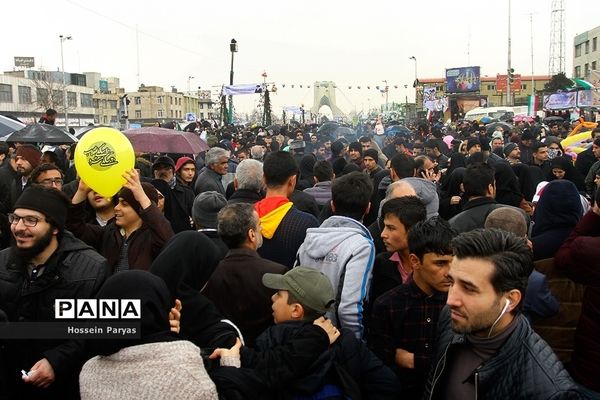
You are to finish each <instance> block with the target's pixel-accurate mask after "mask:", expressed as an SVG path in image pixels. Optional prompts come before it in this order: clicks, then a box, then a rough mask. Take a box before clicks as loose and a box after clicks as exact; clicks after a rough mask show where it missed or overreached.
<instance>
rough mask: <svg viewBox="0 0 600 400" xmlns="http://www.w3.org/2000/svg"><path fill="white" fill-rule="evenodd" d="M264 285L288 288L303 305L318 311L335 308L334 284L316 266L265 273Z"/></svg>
mask: <svg viewBox="0 0 600 400" xmlns="http://www.w3.org/2000/svg"><path fill="white" fill-rule="evenodd" d="M262 282H263V285H265V286H266V287H268V288H270V289H276V290H287V291H288V292H290V293H291V294H292V295H293V296H294V297H295V298H296V299H298V302H299V303H300V304H302V305H303V306H306V307H309V308H312V309H313V310H315V311H318V312H322V313H324V312H327V311H331V310H332V309H333V305H334V304H335V296H334V295H333V286H331V282H329V278H327V277H326V276H325V275H324V274H323V273H322V272H320V271H317V270H316V269H314V268H307V267H295V268H292V269H291V270H289V271H288V272H286V273H285V274H284V275H281V274H264V275H263V277H262Z"/></svg>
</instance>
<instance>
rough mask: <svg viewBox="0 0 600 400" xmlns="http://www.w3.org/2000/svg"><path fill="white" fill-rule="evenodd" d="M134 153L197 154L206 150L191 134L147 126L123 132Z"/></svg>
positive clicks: (204, 144)
mask: <svg viewBox="0 0 600 400" xmlns="http://www.w3.org/2000/svg"><path fill="white" fill-rule="evenodd" d="M123 133H124V134H125V136H127V137H128V138H129V140H130V141H131V144H132V145H133V149H134V150H135V151H142V152H147V153H179V154H198V153H200V152H203V151H206V150H208V145H207V144H206V142H205V141H204V140H202V139H200V137H199V136H198V135H196V134H195V133H193V132H181V131H175V130H173V129H165V128H159V127H157V126H149V127H146V128H139V129H128V130H126V131H125V132H123Z"/></svg>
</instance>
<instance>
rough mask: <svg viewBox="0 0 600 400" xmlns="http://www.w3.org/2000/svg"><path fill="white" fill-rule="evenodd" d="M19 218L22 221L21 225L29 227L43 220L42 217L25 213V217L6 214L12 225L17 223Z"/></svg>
mask: <svg viewBox="0 0 600 400" xmlns="http://www.w3.org/2000/svg"><path fill="white" fill-rule="evenodd" d="M21 220H22V221H23V225H25V226H29V227H34V226H36V225H37V223H38V222H40V221H44V219H43V218H38V217H34V216H33V215H27V216H25V217H21V216H19V215H17V214H14V213H10V214H8V222H10V223H11V224H13V225H17V224H18V223H19V221H21Z"/></svg>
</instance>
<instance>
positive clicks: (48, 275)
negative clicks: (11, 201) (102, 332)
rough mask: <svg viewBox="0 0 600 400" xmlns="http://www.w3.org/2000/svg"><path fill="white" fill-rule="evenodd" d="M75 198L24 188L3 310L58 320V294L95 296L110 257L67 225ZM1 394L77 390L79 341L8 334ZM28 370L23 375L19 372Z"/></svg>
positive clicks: (13, 316)
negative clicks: (4, 385)
mask: <svg viewBox="0 0 600 400" xmlns="http://www.w3.org/2000/svg"><path fill="white" fill-rule="evenodd" d="M68 208H69V200H68V198H66V197H65V196H64V195H63V194H62V193H61V192H59V191H58V190H57V189H54V188H44V187H41V186H37V185H34V186H32V187H29V188H26V189H25V190H24V191H23V194H22V195H21V196H20V197H19V198H18V199H17V201H16V203H15V205H14V210H13V212H12V213H10V214H9V215H8V220H9V222H10V230H11V232H12V236H13V238H14V240H13V244H12V245H11V247H10V248H7V249H5V250H3V251H1V252H0V309H1V310H3V311H4V312H5V313H6V316H7V319H8V321H10V322H15V323H16V322H19V323H20V322H29V323H32V322H36V323H39V326H40V328H43V323H44V322H48V321H54V318H55V314H54V312H55V310H54V306H55V299H73V298H78V299H90V298H94V296H95V295H96V292H97V291H98V289H99V288H100V286H102V284H103V282H104V280H105V279H106V276H107V274H108V265H107V263H106V260H105V259H104V258H103V257H102V256H100V255H99V254H98V253H96V252H95V251H94V249H92V248H91V247H90V246H88V245H86V244H85V243H83V242H82V241H81V240H79V239H77V238H75V237H74V236H73V234H71V233H70V232H68V231H66V230H65V229H64V227H65V220H66V218H67V210H68ZM3 345H4V354H3V355H2V356H3V357H2V359H1V360H0V365H1V366H2V368H1V369H2V372H4V373H5V376H3V377H0V380H2V379H4V380H5V382H6V385H7V387H6V390H0V397H1V396H2V395H7V398H11V399H12V398H45V399H71V398H78V397H79V388H78V376H79V370H80V369H81V366H82V365H83V363H84V362H85V360H84V359H82V352H81V346H80V344H79V343H78V342H75V341H71V340H65V339H62V340H51V339H47V340H44V339H35V340H31V339H30V340H27V339H26V338H23V339H22V340H11V341H5V342H4V343H3ZM22 370H23V371H25V372H26V375H24V376H22V375H21V371H22ZM0 389H2V388H0Z"/></svg>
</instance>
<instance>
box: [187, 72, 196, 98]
mask: <svg viewBox="0 0 600 400" xmlns="http://www.w3.org/2000/svg"><path fill="white" fill-rule="evenodd" d="M192 79H195V78H194V77H193V76H191V75H190V76H188V88H187V89H188V95H191V94H192V91H191V89H190V81H191V80H192Z"/></svg>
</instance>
